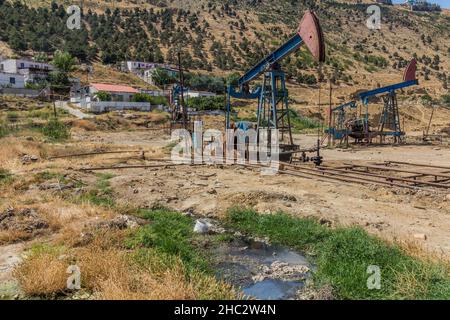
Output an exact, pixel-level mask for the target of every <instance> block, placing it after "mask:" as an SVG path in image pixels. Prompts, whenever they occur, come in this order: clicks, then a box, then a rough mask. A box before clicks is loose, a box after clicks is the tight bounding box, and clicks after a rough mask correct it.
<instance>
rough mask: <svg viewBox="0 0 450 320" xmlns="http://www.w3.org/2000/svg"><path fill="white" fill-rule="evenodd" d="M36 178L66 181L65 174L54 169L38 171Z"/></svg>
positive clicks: (39, 179)
mask: <svg viewBox="0 0 450 320" xmlns="http://www.w3.org/2000/svg"><path fill="white" fill-rule="evenodd" d="M35 178H36V179H37V180H38V181H46V180H52V179H58V180H60V181H64V180H65V177H64V175H63V174H61V173H58V172H52V171H42V172H39V173H36V175H35Z"/></svg>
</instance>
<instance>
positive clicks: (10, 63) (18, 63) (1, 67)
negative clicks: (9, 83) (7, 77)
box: [0, 59, 54, 73]
mask: <svg viewBox="0 0 450 320" xmlns="http://www.w3.org/2000/svg"><path fill="white" fill-rule="evenodd" d="M30 68H37V69H43V70H49V71H51V70H54V67H53V66H52V65H50V64H47V63H41V62H35V61H28V60H19V59H7V60H3V61H1V62H0V71H4V72H9V73H19V70H20V69H30Z"/></svg>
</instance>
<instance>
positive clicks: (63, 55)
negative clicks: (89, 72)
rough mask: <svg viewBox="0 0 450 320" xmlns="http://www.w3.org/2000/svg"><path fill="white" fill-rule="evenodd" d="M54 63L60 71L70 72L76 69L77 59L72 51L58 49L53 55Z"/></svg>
mask: <svg viewBox="0 0 450 320" xmlns="http://www.w3.org/2000/svg"><path fill="white" fill-rule="evenodd" d="M52 64H53V65H54V66H55V67H56V68H57V69H58V71H59V72H62V73H66V74H68V73H69V72H72V71H74V70H75V64H76V59H75V58H74V57H72V56H71V55H70V53H68V52H62V51H59V50H58V51H56V52H55V54H54V56H53V61H52Z"/></svg>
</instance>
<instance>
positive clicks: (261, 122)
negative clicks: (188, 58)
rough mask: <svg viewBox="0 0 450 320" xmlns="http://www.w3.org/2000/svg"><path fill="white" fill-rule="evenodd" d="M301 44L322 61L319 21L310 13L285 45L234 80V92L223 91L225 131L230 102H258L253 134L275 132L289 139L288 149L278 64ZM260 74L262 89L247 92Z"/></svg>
mask: <svg viewBox="0 0 450 320" xmlns="http://www.w3.org/2000/svg"><path fill="white" fill-rule="evenodd" d="M303 44H305V45H306V46H307V48H308V49H309V51H310V52H311V54H312V55H313V57H314V59H315V60H316V61H319V62H323V61H325V42H324V38H323V33H322V29H321V27H320V24H319V20H318V18H317V17H316V15H315V14H314V13H313V12H312V11H306V13H305V15H304V16H303V19H302V20H301V22H300V25H299V28H298V30H297V33H296V34H295V35H294V36H293V37H292V38H291V39H289V40H288V41H287V42H286V43H284V44H283V45H282V46H280V47H279V48H278V49H276V50H275V51H273V52H272V53H271V54H269V55H268V56H266V57H265V58H264V59H262V60H261V61H260V62H259V63H258V64H256V65H255V66H254V67H253V68H251V69H250V70H249V71H248V72H247V73H245V74H244V75H243V76H242V77H241V78H240V79H239V80H238V91H236V90H235V88H234V87H233V86H228V89H227V117H226V128H227V129H230V128H231V122H230V114H231V98H237V99H258V100H259V103H258V124H257V131H259V130H260V129H263V128H264V129H268V131H269V134H270V131H271V130H272V129H279V130H280V131H281V132H282V135H283V137H284V135H285V134H287V135H288V137H289V143H290V144H291V145H292V144H293V142H292V132H291V126H290V119H289V107H288V93H287V89H286V81H285V74H284V72H283V71H282V70H281V68H280V66H279V62H280V61H281V60H282V59H283V58H285V57H286V56H288V55H289V54H291V53H293V52H295V51H296V50H298V49H299V48H300V47H301V46H302V45H303ZM261 74H264V80H263V85H262V86H259V87H256V88H255V89H254V90H253V91H252V92H250V82H251V81H252V80H255V79H256V78H257V77H259V76H260V75H261Z"/></svg>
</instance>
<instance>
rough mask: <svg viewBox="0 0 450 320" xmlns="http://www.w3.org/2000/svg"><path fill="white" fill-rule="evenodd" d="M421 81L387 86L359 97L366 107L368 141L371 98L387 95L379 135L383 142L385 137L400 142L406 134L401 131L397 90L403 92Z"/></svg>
mask: <svg viewBox="0 0 450 320" xmlns="http://www.w3.org/2000/svg"><path fill="white" fill-rule="evenodd" d="M418 84H419V81H418V80H417V79H414V80H409V81H404V82H401V83H398V84H394V85H391V86H386V87H382V88H378V89H374V90H370V91H366V92H362V93H360V94H359V95H358V97H359V99H360V100H361V103H362V104H363V105H364V106H365V115H364V130H365V135H366V139H367V140H369V139H370V134H369V130H370V129H369V98H370V97H373V96H377V95H380V94H384V93H387V95H386V96H384V97H383V100H384V108H383V112H382V114H381V118H380V123H379V126H378V131H377V132H376V134H377V135H379V136H380V139H381V140H383V137H385V136H392V137H394V140H395V142H400V140H401V137H402V136H403V135H404V132H403V131H402V129H401V125H400V116H399V111H398V103H397V94H396V91H397V90H401V89H404V88H407V87H410V86H414V85H418ZM385 129H390V131H385Z"/></svg>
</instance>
